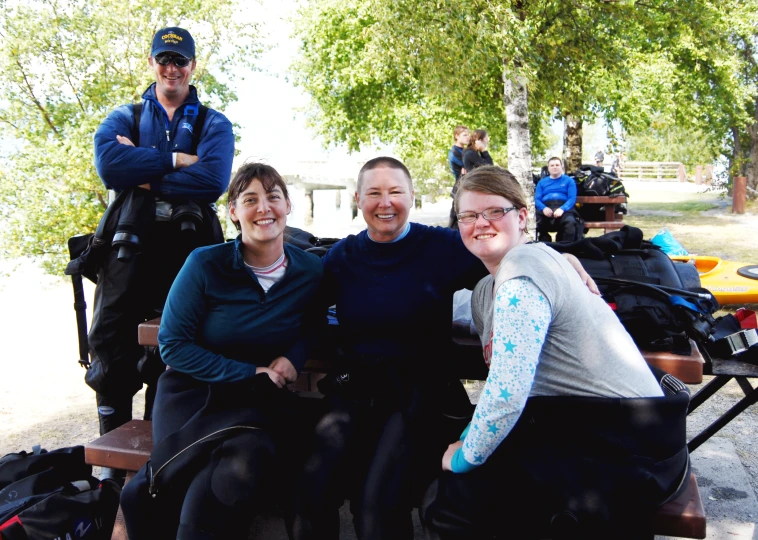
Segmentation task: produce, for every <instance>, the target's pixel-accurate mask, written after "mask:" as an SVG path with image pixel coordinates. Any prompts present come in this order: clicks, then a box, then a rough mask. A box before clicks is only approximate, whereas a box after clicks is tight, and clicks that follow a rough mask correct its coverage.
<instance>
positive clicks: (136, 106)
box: [132, 101, 142, 146]
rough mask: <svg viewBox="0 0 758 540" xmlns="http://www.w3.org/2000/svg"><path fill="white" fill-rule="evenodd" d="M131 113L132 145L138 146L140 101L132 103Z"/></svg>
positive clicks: (140, 113) (140, 115) (140, 114)
mask: <svg viewBox="0 0 758 540" xmlns="http://www.w3.org/2000/svg"><path fill="white" fill-rule="evenodd" d="M132 114H133V115H134V124H132V142H133V143H134V146H139V121H140V118H141V117H142V102H141V101H140V102H139V103H135V104H134V105H132Z"/></svg>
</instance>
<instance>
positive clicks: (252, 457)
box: [176, 430, 287, 540]
mask: <svg viewBox="0 0 758 540" xmlns="http://www.w3.org/2000/svg"><path fill="white" fill-rule="evenodd" d="M281 466H287V465H286V464H283V465H279V464H278V463H277V462H276V448H275V445H274V442H273V440H272V438H271V437H270V435H269V434H267V433H266V432H265V431H263V430H257V431H252V432H247V433H242V434H240V435H236V436H234V437H232V438H230V439H228V440H226V441H224V443H223V444H221V445H220V446H219V447H218V448H216V449H215V450H214V451H213V454H212V455H211V459H210V462H209V463H208V464H207V465H206V466H205V467H203V469H202V470H201V471H200V472H199V473H198V474H197V475H196V476H195V477H194V478H193V479H192V481H191V483H190V485H189V489H188V490H187V495H186V496H185V498H184V505H183V506H182V511H181V516H180V518H179V530H178V533H177V536H176V538H177V540H210V539H221V538H223V539H228V538H247V535H248V532H249V530H250V525H251V523H252V521H253V516H254V515H255V513H256V512H257V511H258V510H259V509H260V507H261V505H263V504H264V501H265V500H266V499H267V494H269V495H270V493H271V488H270V486H271V483H270V480H271V479H272V478H274V477H276V476H277V475H278V472H277V469H278V467H281Z"/></svg>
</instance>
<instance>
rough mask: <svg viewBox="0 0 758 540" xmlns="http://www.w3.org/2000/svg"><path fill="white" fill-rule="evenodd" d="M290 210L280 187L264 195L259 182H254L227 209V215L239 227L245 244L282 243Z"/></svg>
mask: <svg viewBox="0 0 758 540" xmlns="http://www.w3.org/2000/svg"><path fill="white" fill-rule="evenodd" d="M290 208H291V207H290V202H289V201H288V200H287V198H286V197H285V196H284V193H283V192H282V189H281V188H280V187H279V186H276V185H275V186H274V187H273V188H272V189H271V190H270V191H266V190H265V188H264V187H263V184H262V183H261V181H260V180H258V179H257V178H254V179H253V180H252V181H251V182H250V184H249V185H248V186H247V187H246V188H245V189H244V190H242V193H240V195H239V196H238V197H237V199H236V201H234V204H230V205H229V213H230V215H231V218H232V221H236V222H237V223H239V224H240V228H241V231H242V241H243V243H244V244H255V243H256V242H271V241H276V240H277V239H278V240H280V241H282V242H283V241H284V240H283V234H284V228H285V227H286V226H287V214H289V212H290Z"/></svg>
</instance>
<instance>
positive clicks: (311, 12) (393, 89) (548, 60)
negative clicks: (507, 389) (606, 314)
mask: <svg viewBox="0 0 758 540" xmlns="http://www.w3.org/2000/svg"><path fill="white" fill-rule="evenodd" d="M734 1H735V2H736V1H737V0H734ZM722 24H723V14H722V12H721V11H720V9H719V6H718V4H717V3H716V2H714V1H711V0H692V1H690V2H687V3H682V2H677V1H675V0H649V1H646V2H634V1H622V2H618V1H605V0H573V1H571V2H565V1H562V0H545V1H541V2H532V1H526V0H511V1H508V0H499V1H493V2H481V1H477V0H474V1H471V0H466V1H464V0H435V1H427V0H423V1H417V0H413V1H412V0H397V1H393V2H386V1H380V0H347V1H342V0H314V1H312V2H309V3H308V4H307V5H306V6H305V7H304V8H303V9H302V10H301V11H300V14H299V18H298V20H297V35H298V36H299V37H300V39H301V57H300V59H299V60H298V61H297V62H295V64H294V65H293V68H292V71H293V78H294V81H295V82H296V83H297V84H299V85H300V86H302V87H303V88H304V89H305V90H306V91H307V92H308V94H310V96H311V98H312V107H311V109H310V122H311V124H312V125H313V126H314V127H315V128H316V129H317V131H318V132H319V133H320V134H321V135H322V136H323V137H324V139H325V140H326V141H328V143H329V144H337V143H346V144H347V145H348V147H349V148H350V149H353V150H357V149H359V148H361V147H363V146H365V145H367V144H372V143H373V142H375V141H381V142H382V143H385V144H393V145H395V147H396V148H397V150H398V153H399V154H400V155H401V156H402V157H403V158H404V159H406V160H407V161H409V162H411V163H417V162H419V161H420V162H424V163H432V162H438V161H440V162H441V161H442V160H444V156H445V155H446V153H447V149H448V148H449V146H450V144H452V133H451V132H452V128H453V126H455V125H456V124H458V123H463V124H465V125H468V126H469V127H471V128H472V129H474V128H478V127H485V128H486V129H488V130H489V131H490V136H491V140H492V141H493V143H495V142H496V143H498V144H500V145H504V144H505V142H506V141H507V140H508V139H507V132H508V130H509V129H511V130H513V129H519V132H518V135H517V136H516V137H514V138H513V139H511V140H512V144H514V143H515V144H519V143H522V142H523V140H522V139H524V138H525V139H526V140H527V141H529V142H530V144H531V152H532V153H534V154H535V155H540V154H542V153H544V149H545V148H546V147H547V144H546V142H547V141H546V135H545V134H544V132H545V130H544V126H545V125H546V123H547V122H548V121H549V120H551V119H552V118H565V117H566V116H568V115H572V116H574V117H577V118H580V119H582V120H584V121H586V120H593V119H595V118H597V117H602V118H603V119H604V120H605V121H606V123H608V124H612V123H620V124H621V125H624V126H626V127H627V129H628V130H630V131H631V130H641V129H646V128H647V127H649V125H650V124H651V122H652V121H653V119H654V118H655V115H656V114H657V113H658V112H660V111H661V110H662V109H666V110H667V111H668V110H671V111H673V112H672V113H671V114H681V115H683V116H687V117H689V118H693V117H695V116H698V115H699V116H700V117H704V115H705V114H706V111H708V114H712V115H713V114H716V111H717V110H720V109H719V108H718V107H715V106H706V105H707V103H705V104H699V103H700V102H699V101H697V100H694V99H693V95H695V94H696V95H697V96H706V95H709V93H708V89H707V88H706V87H709V88H710V89H713V86H714V85H715V84H717V83H718V80H719V78H718V77H721V76H722V75H724V74H726V73H727V72H728V69H724V68H723V66H722V63H723V61H724V60H723V58H725V57H726V55H725V54H723V50H724V48H723V45H724V43H723V41H724V40H723V39H722V38H721V37H719V36H714V35H713V28H717V29H720V28H721V26H720V25H722ZM693 69H695V70H702V71H705V72H707V73H708V74H712V76H711V75H709V76H705V77H704V76H701V75H698V74H697V73H696V75H692V76H690V77H689V79H688V78H687V76H686V74H687V73H689V72H691V71H692V70H693ZM506 80H519V81H522V82H523V83H525V85H526V88H527V92H526V93H521V94H516V95H515V97H511V96H510V95H509V94H508V93H507V92H506V91H505V88H504V86H507V85H504V81H506ZM695 82H697V84H698V85H699V86H698V87H697V88H693V86H692V85H693V84H695ZM732 90H733V85H732V86H729V88H728V91H724V92H723V95H722V94H719V93H718V92H716V96H715V98H714V99H715V100H716V101H718V102H719V104H720V105H719V106H720V107H722V108H723V107H725V103H726V102H727V101H729V99H728V97H727V96H730V95H732V93H731V92H732ZM514 99H515V100H518V101H520V102H522V103H519V105H518V107H522V106H523V109H524V110H526V117H527V119H528V130H524V128H526V127H527V126H526V123H520V124H519V123H518V122H517V121H516V120H517V119H511V118H506V106H507V105H508V104H509V103H511V104H512V101H513V100H514ZM682 103H685V104H686V105H687V107H689V109H687V108H679V106H680V105H681V104H682ZM693 103H698V104H699V105H698V107H700V109H698V110H697V111H695V110H694V105H692V104H693ZM518 107H516V108H515V109H514V110H518ZM683 111H685V112H683ZM722 136H723V135H722ZM716 138H718V137H716ZM579 144H580V145H581V141H580V142H579ZM528 146H529V145H527V148H526V149H523V148H520V149H516V148H508V149H507V150H508V154H509V156H510V160H511V161H514V162H515V160H514V156H516V155H518V156H519V161H520V162H523V161H524V158H528V159H527V160H528V161H530V160H531V158H530V157H529V156H528V155H529V150H530V149H529V148H528ZM429 153H432V154H433V155H434V156H435V157H434V158H430V157H427V156H428V154H429ZM580 158H581V153H579V154H578V155H577V159H580ZM501 163H502V164H504V165H505V164H506V163H505V162H504V161H503V162H501ZM424 170H425V171H426V174H427V175H428V176H430V177H434V178H433V181H430V182H427V183H422V184H421V185H420V186H419V190H420V191H421V192H424V191H425V190H426V191H429V192H432V193H436V192H437V191H438V190H439V188H440V186H439V184H440V180H439V178H438V174H439V173H433V172H431V170H430V169H429V167H427V168H426V169H424ZM448 182H450V183H452V177H451V176H449V177H448Z"/></svg>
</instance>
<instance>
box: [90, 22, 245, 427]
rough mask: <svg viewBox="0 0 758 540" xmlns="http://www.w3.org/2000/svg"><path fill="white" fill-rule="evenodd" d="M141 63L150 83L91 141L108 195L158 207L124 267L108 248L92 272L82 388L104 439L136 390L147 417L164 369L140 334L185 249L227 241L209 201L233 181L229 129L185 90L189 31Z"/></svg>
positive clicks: (166, 33)
mask: <svg viewBox="0 0 758 540" xmlns="http://www.w3.org/2000/svg"><path fill="white" fill-rule="evenodd" d="M148 65H149V66H150V69H151V70H152V72H153V74H154V76H155V82H154V83H153V84H151V85H150V87H149V88H148V89H147V90H146V91H145V92H144V94H143V95H142V102H141V103H140V104H137V105H123V106H121V107H118V108H117V109H115V110H114V111H113V112H112V113H110V114H109V115H108V117H107V118H106V119H105V120H104V121H103V123H102V124H101V125H100V126H99V127H98V129H97V132H96V133H95V137H94V149H95V167H96V169H97V172H98V174H99V176H100V179H101V180H102V182H103V184H104V185H105V187H107V188H108V189H110V190H114V191H116V192H117V193H119V195H121V194H123V193H125V192H128V191H130V190H131V191H132V192H134V193H135V194H138V196H139V197H138V198H141V199H143V200H145V199H147V198H149V199H150V202H151V203H152V201H153V200H155V204H154V207H153V205H152V204H151V205H150V207H149V211H150V212H152V214H153V215H147V216H142V217H143V218H144V220H143V221H144V222H146V223H147V225H146V229H145V230H144V231H141V232H140V234H139V235H136V234H134V233H133V231H132V233H131V234H125V235H124V236H123V237H122V238H121V239H122V240H128V241H130V242H132V244H133V245H136V246H137V247H136V248H135V250H136V251H137V252H138V253H137V254H136V255H134V257H132V258H131V260H130V261H129V262H123V261H122V260H119V256H118V252H119V249H118V248H117V247H115V246H114V248H113V249H111V252H110V253H109V254H108V256H107V257H106V260H105V261H104V262H103V264H102V266H101V267H100V269H99V272H98V284H97V288H96V289H95V306H94V312H93V320H92V325H91V328H90V331H89V335H88V342H89V349H90V356H91V357H92V366H91V367H90V369H89V370H88V372H87V376H86V377H85V380H86V381H87V384H89V385H90V386H91V387H92V388H93V389H94V390H95V391H96V393H97V396H96V397H97V407H98V417H99V420H100V433H101V434H104V433H106V432H108V431H111V430H113V429H115V428H116V427H118V426H120V425H122V424H124V423H126V422H128V421H129V420H131V419H132V397H133V395H134V394H135V393H136V392H137V391H138V390H139V389H140V388H141V387H142V385H143V383H144V384H147V385H148V390H147V394H146V399H145V414H144V417H145V419H150V417H151V408H152V403H153V398H154V395H155V384H156V381H157V378H158V376H159V375H160V373H161V372H162V371H163V369H165V366H164V364H163V362H162V361H161V360H160V357H159V355H158V353H157V351H156V350H155V348H148V349H147V350H146V348H144V347H142V346H140V345H139V344H138V342H137V326H138V325H139V324H140V323H141V322H144V321H145V320H148V319H152V318H155V317H157V316H159V315H160V313H161V311H162V309H163V303H164V302H165V299H166V295H167V294H168V290H169V288H170V286H171V283H172V282H173V280H174V277H175V276H176V274H177V272H178V271H179V269H180V268H181V266H182V264H183V263H184V260H185V259H186V257H187V255H188V254H189V253H190V251H192V249H194V248H195V247H198V246H202V245H209V244H215V243H219V242H223V240H224V238H223V232H222V230H221V225H220V223H219V221H218V217H217V216H216V208H215V202H216V200H217V199H218V198H219V197H220V196H221V195H222V194H223V193H224V191H225V189H226V186H227V184H228V183H229V177H230V175H231V168H232V159H233V157H234V134H233V132H232V125H231V123H230V122H229V120H227V118H226V117H225V116H224V115H223V114H221V113H220V112H217V111H214V110H211V109H207V108H205V107H203V106H202V105H201V103H200V101H199V99H198V96H197V91H196V89H195V87H194V86H191V85H190V80H191V78H192V75H193V73H194V71H195V66H196V61H195V42H194V40H193V38H192V36H191V35H190V33H189V32H188V31H187V30H185V29H183V28H178V27H171V28H163V29H161V30H159V31H158V32H156V33H155V36H154V37H153V41H152V47H151V52H150V56H149V58H148ZM201 124H202V125H201ZM145 194H147V195H148V196H149V197H147V198H146V197H144V195H145ZM184 218H186V219H184ZM187 220H190V221H192V223H191V224H190V225H186V222H187ZM183 223H184V224H185V225H183ZM126 232H129V231H126ZM116 236H118V233H117V235H116ZM114 239H115V237H114ZM108 241H109V242H110V239H108ZM114 242H115V240H114Z"/></svg>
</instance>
